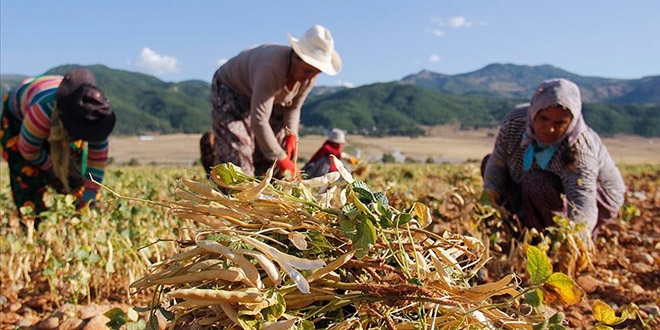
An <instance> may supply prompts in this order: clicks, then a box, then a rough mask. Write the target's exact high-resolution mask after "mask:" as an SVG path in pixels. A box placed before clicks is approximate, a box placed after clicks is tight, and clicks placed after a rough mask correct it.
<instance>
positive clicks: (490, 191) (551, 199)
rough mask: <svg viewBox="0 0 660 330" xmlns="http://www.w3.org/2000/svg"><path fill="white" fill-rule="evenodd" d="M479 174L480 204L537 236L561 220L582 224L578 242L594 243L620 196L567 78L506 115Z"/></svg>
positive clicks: (546, 85)
mask: <svg viewBox="0 0 660 330" xmlns="http://www.w3.org/2000/svg"><path fill="white" fill-rule="evenodd" d="M482 175H483V180H484V199H486V200H489V201H490V202H491V203H494V204H497V205H500V206H503V207H505V209H507V210H508V211H509V212H510V213H511V214H513V215H516V216H517V217H518V219H519V221H520V223H521V224H522V225H523V226H524V227H527V228H536V229H537V230H539V231H542V230H543V229H544V228H546V227H549V226H554V225H555V223H554V222H553V217H554V216H555V215H561V216H564V217H566V218H568V219H570V220H573V221H575V222H576V223H583V224H584V225H583V226H582V228H583V229H582V231H581V232H580V233H579V234H580V235H581V237H582V238H583V239H587V238H589V237H591V238H595V237H596V236H597V234H598V230H599V228H600V227H601V226H602V225H603V224H605V223H607V222H609V221H610V220H612V219H615V218H616V217H617V215H618V211H619V209H620V208H621V206H622V205H623V202H624V194H625V190H626V187H625V185H624V182H623V178H622V176H621V173H620V172H619V170H618V169H617V167H616V165H615V163H614V161H613V160H612V158H611V157H610V154H609V153H608V151H607V149H606V148H605V146H604V145H603V143H602V141H601V139H600V137H599V136H598V134H597V133H596V132H595V131H593V130H592V129H591V128H590V127H589V126H587V124H586V123H585V121H584V118H583V117H582V100H581V97H580V90H579V88H578V86H577V85H576V84H574V83H573V82H571V81H569V80H566V79H551V80H546V81H544V82H543V83H541V84H540V85H539V86H538V88H537V89H536V91H535V93H534V96H533V98H532V101H531V104H528V105H522V106H518V107H516V108H515V109H513V110H512V111H511V112H509V114H508V115H507V116H506V118H505V119H504V122H503V123H502V126H501V128H500V131H499V133H498V135H497V139H496V142H495V146H494V148H493V151H492V153H491V154H490V155H488V156H486V158H484V162H483V163H482ZM563 196H565V198H563Z"/></svg>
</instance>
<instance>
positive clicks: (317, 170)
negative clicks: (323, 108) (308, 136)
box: [302, 128, 346, 178]
mask: <svg viewBox="0 0 660 330" xmlns="http://www.w3.org/2000/svg"><path fill="white" fill-rule="evenodd" d="M344 144H346V133H344V131H342V130H340V129H337V128H333V129H332V131H331V132H330V134H329V135H328V139H327V140H326V141H325V142H324V143H323V145H322V146H321V148H320V149H319V150H318V151H316V153H315V154H314V156H312V158H311V159H310V160H309V162H307V164H305V166H304V167H303V168H302V172H303V175H305V176H306V177H307V178H315V177H319V176H323V175H326V174H327V173H329V172H336V171H337V167H336V166H335V164H334V163H333V162H332V161H331V160H330V155H334V156H335V157H337V159H339V160H341V148H342V146H343V145H344Z"/></svg>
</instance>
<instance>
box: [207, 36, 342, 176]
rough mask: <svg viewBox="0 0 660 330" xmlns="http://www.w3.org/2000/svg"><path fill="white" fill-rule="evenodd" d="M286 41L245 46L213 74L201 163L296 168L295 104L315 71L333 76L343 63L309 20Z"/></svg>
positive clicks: (281, 172)
mask: <svg viewBox="0 0 660 330" xmlns="http://www.w3.org/2000/svg"><path fill="white" fill-rule="evenodd" d="M288 39H289V43H290V46H284V45H275V44H265V45H261V46H258V47H255V48H252V49H249V50H245V51H243V52H241V53H240V54H238V55H237V56H235V57H233V58H232V59H230V60H229V61H227V62H226V63H225V64H223V65H222V66H221V67H220V68H219V69H218V70H217V71H216V72H215V75H214V76H213V81H212V85H211V106H212V114H211V116H212V120H213V130H212V131H211V132H208V133H206V134H204V136H202V139H201V141H200V148H201V153H202V164H203V166H204V168H205V170H206V171H207V173H208V172H209V171H210V169H211V167H212V166H214V165H217V164H220V163H233V164H234V165H237V166H240V167H241V169H242V171H243V172H244V173H246V174H248V175H263V174H264V173H265V172H266V170H267V169H268V168H270V167H271V166H272V165H273V163H274V162H276V163H277V166H276V169H277V173H276V176H278V177H285V176H287V177H291V176H292V175H293V174H294V173H295V172H296V167H295V164H294V160H295V158H296V154H297V134H298V126H299V121H300V109H301V107H302V105H303V103H304V101H305V99H306V98H307V95H308V94H309V92H310V91H311V90H312V88H313V87H314V83H315V82H316V79H317V76H318V74H319V73H320V72H323V73H326V74H328V75H336V74H338V73H339V71H341V67H342V63H341V58H340V57H339V54H338V53H337V51H336V50H335V45H334V40H333V38H332V35H331V34H330V31H329V30H328V29H327V28H325V27H323V26H321V25H314V26H312V27H311V28H310V29H309V30H307V32H306V33H305V34H304V35H303V36H302V37H301V38H300V39H296V38H294V37H292V36H291V35H290V34H289V35H288Z"/></svg>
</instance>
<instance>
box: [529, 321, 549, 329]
mask: <svg viewBox="0 0 660 330" xmlns="http://www.w3.org/2000/svg"><path fill="white" fill-rule="evenodd" d="M547 328H548V320H543V321H541V322H540V323H536V324H534V325H533V326H532V329H533V330H545V329H547Z"/></svg>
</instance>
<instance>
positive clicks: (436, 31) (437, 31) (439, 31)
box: [426, 28, 445, 38]
mask: <svg viewBox="0 0 660 330" xmlns="http://www.w3.org/2000/svg"><path fill="white" fill-rule="evenodd" d="M426 32H428V33H430V34H433V35H435V36H436V37H440V38H442V37H444V36H445V32H444V31H442V29H440V28H431V29H426Z"/></svg>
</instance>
